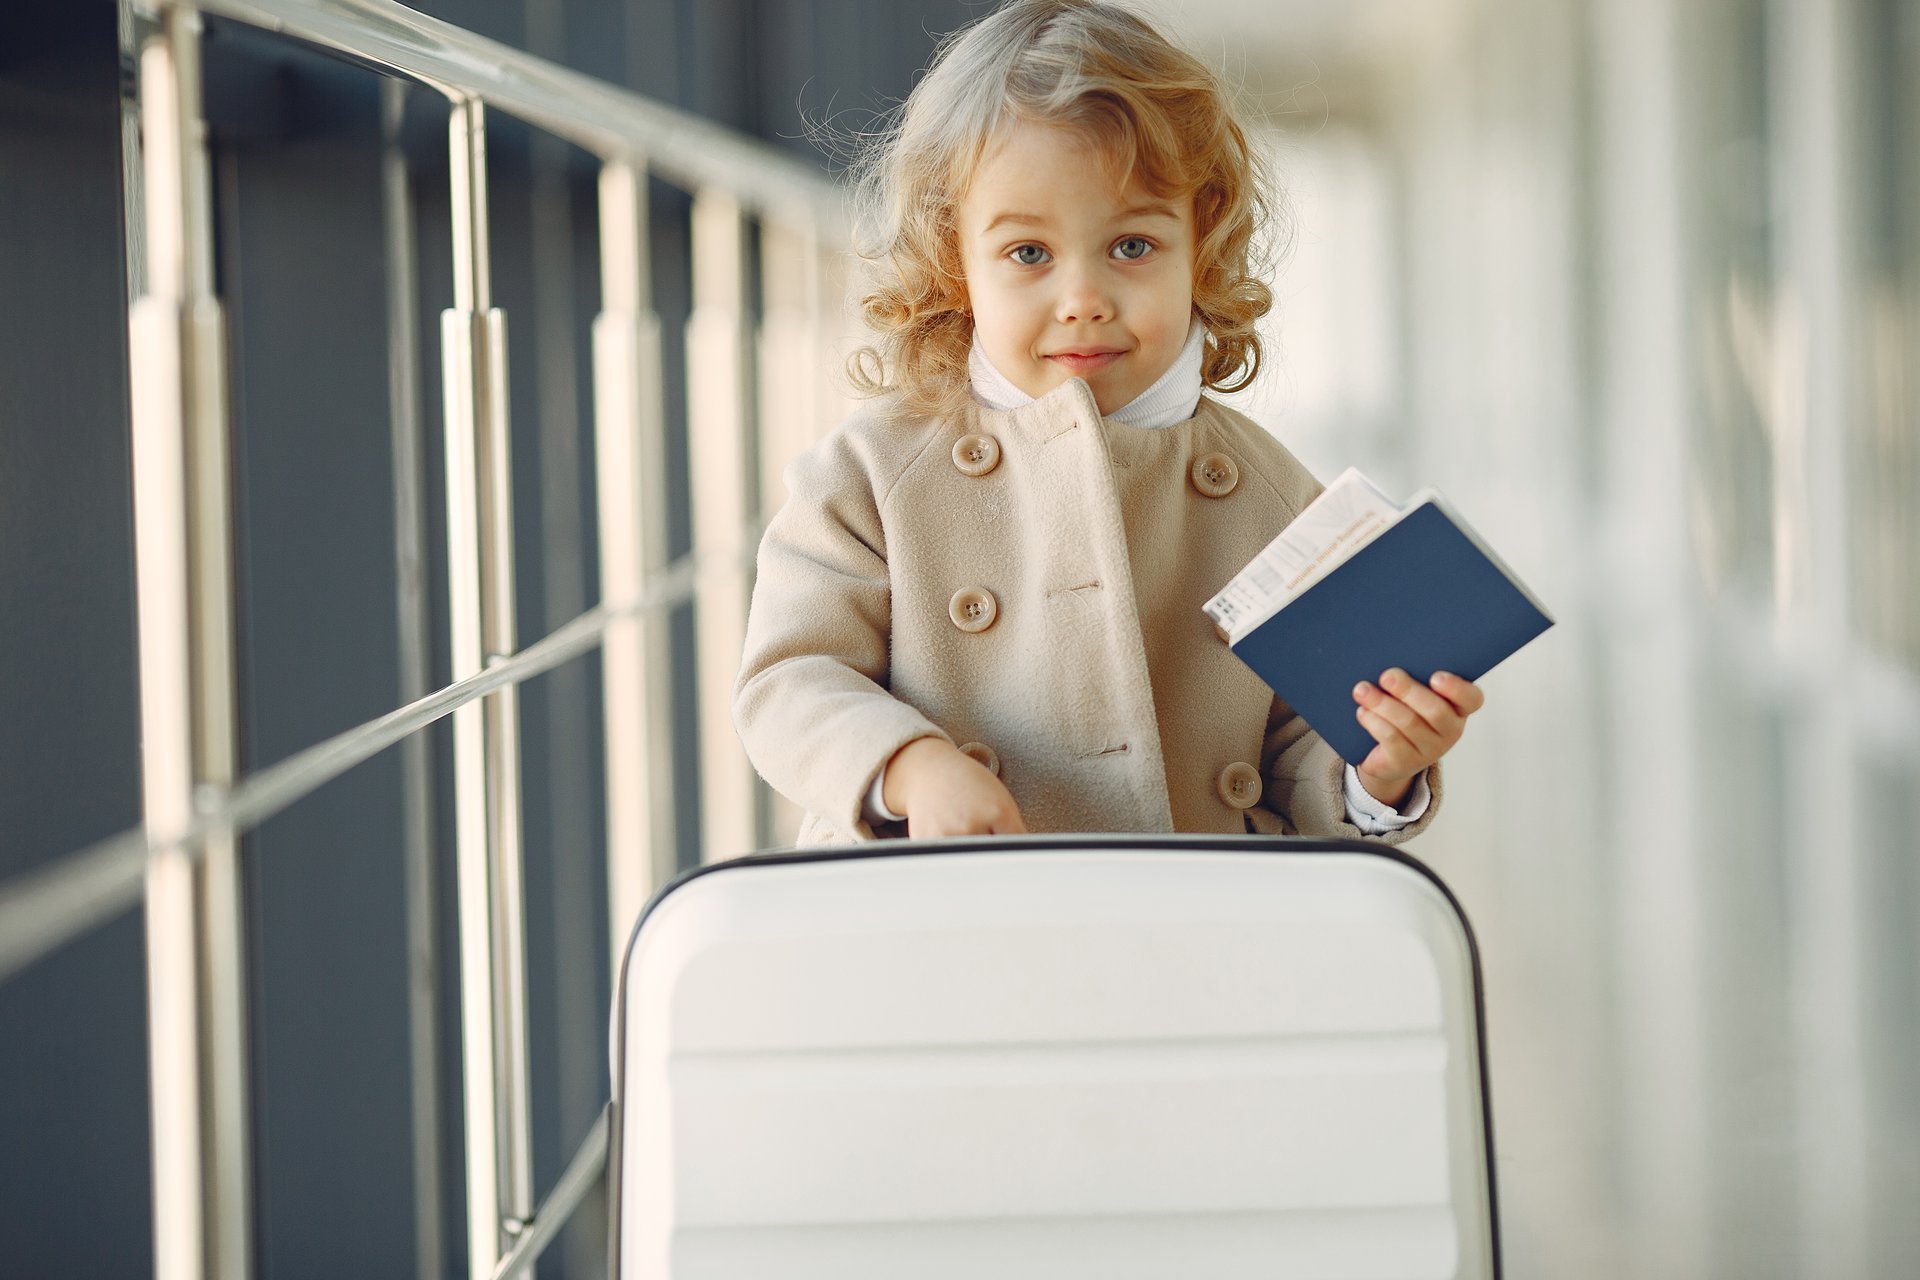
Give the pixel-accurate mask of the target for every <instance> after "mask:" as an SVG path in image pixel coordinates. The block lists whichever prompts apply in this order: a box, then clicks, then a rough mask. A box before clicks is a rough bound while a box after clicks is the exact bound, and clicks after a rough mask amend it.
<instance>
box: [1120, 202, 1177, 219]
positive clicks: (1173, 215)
mask: <svg viewBox="0 0 1920 1280" xmlns="http://www.w3.org/2000/svg"><path fill="white" fill-rule="evenodd" d="M1119 216H1120V217H1121V218H1165V219H1166V220H1167V221H1168V222H1178V221H1180V214H1179V211H1178V210H1176V209H1175V208H1174V207H1173V206H1172V205H1170V204H1142V205H1135V206H1134V207H1133V208H1131V209H1122V210H1121V211H1120V215H1119Z"/></svg>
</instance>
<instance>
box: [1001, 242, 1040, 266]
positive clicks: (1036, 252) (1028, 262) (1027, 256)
mask: <svg viewBox="0 0 1920 1280" xmlns="http://www.w3.org/2000/svg"><path fill="white" fill-rule="evenodd" d="M1009 256H1011V257H1012V258H1013V260H1014V261H1015V262H1017V263H1019V264H1020V265H1021V266H1023V267H1037V266H1039V265H1040V264H1041V263H1043V262H1045V261H1046V260H1047V251H1046V250H1045V249H1042V248H1041V247H1040V246H1039V245H1037V244H1023V245H1019V246H1018V247H1016V248H1014V249H1012V250H1010V251H1009Z"/></svg>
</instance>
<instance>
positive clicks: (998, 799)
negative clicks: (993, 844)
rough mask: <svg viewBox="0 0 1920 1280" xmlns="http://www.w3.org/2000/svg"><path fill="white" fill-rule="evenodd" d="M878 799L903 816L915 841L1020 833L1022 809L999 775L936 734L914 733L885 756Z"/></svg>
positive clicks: (1024, 825)
mask: <svg viewBox="0 0 1920 1280" xmlns="http://www.w3.org/2000/svg"><path fill="white" fill-rule="evenodd" d="M880 798H881V799H882V800H884V801H886V804H887V808H889V809H891V810H893V811H894V812H895V813H904V814H906V815H907V834H908V835H909V836H911V837H912V838H913V839H915V840H929V839H933V838H935V837H938V836H983V835H1016V834H1024V833H1025V832H1026V829H1027V824H1026V823H1025V822H1022V821H1021V820H1020V808H1019V806H1018V805H1016V804H1014V802H1013V794H1012V793H1011V792H1009V791H1008V790H1007V789H1006V787H1005V786H1003V785H1001V782H1000V779H998V778H996V777H994V776H993V774H992V772H991V771H989V770H988V768H987V767H986V766H985V765H983V764H981V763H980V762H979V761H978V760H975V759H974V758H973V757H972V756H968V755H962V754H961V752H960V749H959V748H958V747H956V746H954V745H952V744H951V743H948V742H942V741H941V740H940V739H939V738H915V739H914V740H913V741H912V742H909V743H908V744H907V745H906V746H904V747H902V748H900V749H899V750H898V751H896V752H894V753H893V758H892V759H891V760H889V761H887V773H886V781H885V782H884V783H882V784H881V791H880Z"/></svg>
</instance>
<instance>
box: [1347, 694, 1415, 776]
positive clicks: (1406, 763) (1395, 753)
mask: <svg viewBox="0 0 1920 1280" xmlns="http://www.w3.org/2000/svg"><path fill="white" fill-rule="evenodd" d="M1354 714H1355V716H1356V717H1357V718H1358V719H1359V721H1360V724H1361V725H1362V726H1363V727H1364V728H1365V729H1366V731H1367V732H1368V733H1370V734H1372V735H1373V740H1374V741H1375V742H1377V743H1379V744H1380V745H1379V746H1377V747H1375V748H1374V749H1373V751H1372V752H1371V753H1369V754H1368V756H1367V758H1366V760H1365V761H1364V762H1363V763H1364V764H1367V765H1369V766H1371V767H1370V768H1369V769H1368V772H1370V773H1374V774H1379V775H1383V776H1385V775H1391V774H1394V773H1397V772H1399V771H1400V770H1403V769H1411V768H1414V767H1416V766H1417V765H1418V764H1419V762H1420V758H1421V757H1420V749H1419V748H1418V747H1416V746H1414V745H1413V743H1412V742H1411V741H1409V740H1408V738H1407V735H1406V734H1404V733H1402V732H1401V731H1400V729H1399V727H1398V726H1397V725H1395V724H1394V723H1393V722H1392V721H1391V720H1388V719H1386V718H1385V717H1384V716H1381V715H1378V714H1376V713H1374V712H1372V711H1369V710H1367V709H1366V708H1365V707H1361V708H1360V709H1359V710H1358V711H1357V712H1355V713H1354ZM1382 753H1384V758H1383V759H1381V760H1379V761H1378V762H1375V760H1374V757H1375V756H1380V755H1382Z"/></svg>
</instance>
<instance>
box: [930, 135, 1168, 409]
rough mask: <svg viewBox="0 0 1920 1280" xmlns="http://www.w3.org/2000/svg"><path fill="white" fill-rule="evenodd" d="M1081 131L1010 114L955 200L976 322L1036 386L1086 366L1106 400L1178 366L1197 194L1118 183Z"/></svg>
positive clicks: (1024, 386) (1009, 365)
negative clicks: (1182, 195) (1162, 193)
mask: <svg viewBox="0 0 1920 1280" xmlns="http://www.w3.org/2000/svg"><path fill="white" fill-rule="evenodd" d="M1104 162H1105V157H1103V156H1102V155H1100V153H1099V151H1098V149H1097V148H1096V147H1095V145H1094V144H1093V143H1091V142H1089V141H1088V140H1087V139H1086V137H1085V136H1084V135H1082V134H1079V133H1076V132H1073V131H1072V130H1069V129H1064V128H1060V127H1058V126H1053V125H1039V124H1021V125H1017V126H1015V128H1014V130H1013V132H1012V133H1011V134H1010V135H1009V136H1008V138H1007V140H1006V142H1005V143H1004V144H1003V145H1002V146H1001V147H1000V148H999V149H998V150H996V151H994V152H992V153H991V154H990V155H988V156H987V157H986V158H985V159H984V160H983V161H982V162H981V164H980V167H979V169H978V170H977V171H976V172H975V174H974V178H973V185H972V187H970V188H969V189H968V191H967V194H966V198H965V199H964V200H962V201H961V202H960V206H959V209H958V211H957V212H958V218H959V235H960V256H961V262H962V264H963V266H964V269H965V272H966V290H967V298H968V302H969V304H970V305H971V306H972V308H973V324H974V330H975V332H976V333H977V334H978V335H979V338H980V345H981V347H982V348H983V349H984V350H985V351H986V354H987V358H988V359H989V360H991V361H992V362H993V366H994V368H996V369H998V370H999V371H1000V372H1001V373H1002V374H1004V375H1005V376H1006V377H1007V379H1008V380H1009V381H1011V382H1012V383H1013V385H1014V386H1016V387H1018V388H1020V390H1022V391H1024V392H1026V393H1027V394H1028V395H1030V396H1033V397H1035V398H1036V399H1037V398H1039V397H1041V396H1044V395H1045V394H1046V393H1047V392H1049V391H1051V390H1053V389H1054V388H1055V387H1057V386H1059V385H1060V384H1061V383H1063V382H1065V381H1066V380H1067V379H1069V378H1085V379H1086V380H1087V385H1088V386H1089V387H1090V388H1092V390H1093V398H1094V400H1095V402H1096V403H1098V405H1099V406H1100V412H1101V413H1103V414H1108V413H1112V412H1114V411H1115V410H1116V409H1120V408H1122V407H1124V406H1125V405H1126V404H1127V403H1128V402H1129V401H1131V400H1133V399H1134V398H1135V397H1137V396H1138V395H1139V394H1140V393H1141V392H1143V391H1145V390H1146V389H1147V388H1148V387H1150V386H1152V385H1153V384H1154V382H1155V381H1156V380H1157V379H1158V378H1159V377H1160V375H1161V374H1163V373H1165V372H1166V371H1167V370H1168V369H1169V368H1170V367H1172V365H1173V360H1174V357H1175V356H1177V355H1179V354H1180V348H1181V347H1182V346H1184V345H1185V344H1186V340H1187V328H1188V323H1189V321H1190V319H1191V317H1192V314H1193V252H1194V244H1193V200H1192V199H1191V198H1190V197H1189V198H1187V199H1184V200H1179V201H1168V200H1163V199H1160V198H1159V197H1156V196H1154V195H1152V194H1150V193H1149V192H1148V191H1147V190H1146V189H1145V188H1143V187H1142V186H1141V185H1140V184H1139V182H1138V181H1137V180H1136V181H1134V182H1132V183H1130V184H1129V185H1128V186H1127V187H1126V188H1125V189H1123V190H1116V189H1115V188H1114V186H1113V180H1112V178H1111V177H1110V176H1108V174H1107V172H1106V166H1105V163H1104Z"/></svg>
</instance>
